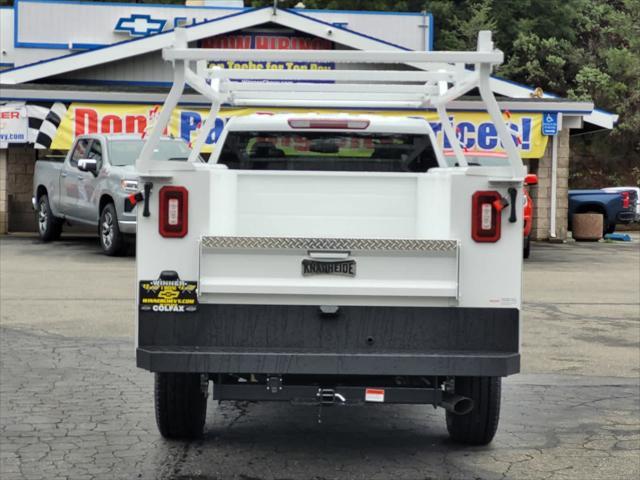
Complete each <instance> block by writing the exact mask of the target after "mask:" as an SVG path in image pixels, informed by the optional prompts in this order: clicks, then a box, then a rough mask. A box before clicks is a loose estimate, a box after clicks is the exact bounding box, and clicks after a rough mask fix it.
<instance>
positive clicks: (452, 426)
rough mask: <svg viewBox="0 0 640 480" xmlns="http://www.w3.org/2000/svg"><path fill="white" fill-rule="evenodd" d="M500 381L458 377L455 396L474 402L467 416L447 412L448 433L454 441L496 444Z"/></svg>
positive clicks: (497, 378) (499, 379) (498, 379)
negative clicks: (493, 441) (492, 442)
mask: <svg viewBox="0 0 640 480" xmlns="http://www.w3.org/2000/svg"><path fill="white" fill-rule="evenodd" d="M501 380H502V379H501V378H500V377H456V378H455V393H456V394H457V395H462V396H464V397H469V398H471V399H472V400H473V410H471V412H469V413H468V414H466V415H455V414H453V413H449V412H447V430H448V431H449V436H450V437H451V439H452V440H454V441H456V442H460V443H467V444H470V445H487V444H488V443H490V442H491V440H493V437H494V435H495V434H496V430H497V429H498V420H499V419H500V390H501Z"/></svg>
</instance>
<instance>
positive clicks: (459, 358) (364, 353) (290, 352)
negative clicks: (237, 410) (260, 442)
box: [137, 304, 520, 376]
mask: <svg viewBox="0 0 640 480" xmlns="http://www.w3.org/2000/svg"><path fill="white" fill-rule="evenodd" d="M138 338H139V346H138V348H137V365H138V366H139V367H141V368H144V369H146V370H150V371H153V372H200V373H256V374H257V373H266V374H281V375H285V374H306V375H438V376H445V375H447V376H448V375H452V376H461V375H464V376H506V375H511V374H514V373H518V372H519V370H520V354H519V352H518V345H519V311H518V310H517V309H491V308H447V307H429V308H426V307H422V308H419V307H355V306H353V307H341V308H340V310H339V311H338V313H337V315H335V316H327V315H323V314H322V312H321V311H320V309H319V307H317V306H294V305H291V306H283V305H210V304H207V305H200V306H199V307H198V311H197V312H190V313H155V312H149V311H140V312H139V333H138Z"/></svg>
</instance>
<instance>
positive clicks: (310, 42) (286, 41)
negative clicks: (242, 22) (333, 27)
mask: <svg viewBox="0 0 640 480" xmlns="http://www.w3.org/2000/svg"><path fill="white" fill-rule="evenodd" d="M200 47H201V48H232V49H235V50H332V49H333V42H331V41H330V40H326V39H324V38H319V37H313V36H311V35H305V34H302V33H296V34H291V33H288V32H284V31H280V32H279V31H277V30H275V31H274V30H271V31H269V32H259V31H249V32H239V33H234V34H231V35H218V36H215V37H211V38H205V39H203V40H201V41H200ZM209 67H219V68H231V69H246V68H252V69H258V70H334V69H335V68H336V64H335V63H332V62H313V61H311V62H260V61H258V62H256V61H233V60H228V61H224V62H223V61H215V60H214V61H212V62H210V63H209Z"/></svg>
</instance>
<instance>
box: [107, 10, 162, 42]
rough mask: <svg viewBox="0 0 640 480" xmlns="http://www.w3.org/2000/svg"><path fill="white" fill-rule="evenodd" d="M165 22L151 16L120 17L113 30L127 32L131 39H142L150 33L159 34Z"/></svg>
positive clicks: (133, 15) (136, 14)
mask: <svg viewBox="0 0 640 480" xmlns="http://www.w3.org/2000/svg"><path fill="white" fill-rule="evenodd" d="M166 23H167V21H166V20H164V19H162V18H151V15H141V14H138V13H134V14H132V15H131V16H130V17H121V18H119V19H118V23H116V26H115V28H114V30H115V31H116V32H128V33H129V35H131V36H132V37H143V36H145V35H151V34H152V33H160V32H161V31H162V29H163V28H164V26H165V24H166Z"/></svg>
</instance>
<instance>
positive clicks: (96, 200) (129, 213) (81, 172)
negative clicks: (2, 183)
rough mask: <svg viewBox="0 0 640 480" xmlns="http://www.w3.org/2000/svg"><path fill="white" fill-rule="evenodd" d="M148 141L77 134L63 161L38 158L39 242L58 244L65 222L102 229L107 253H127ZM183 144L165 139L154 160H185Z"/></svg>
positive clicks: (186, 152)
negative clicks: (139, 166)
mask: <svg viewBox="0 0 640 480" xmlns="http://www.w3.org/2000/svg"><path fill="white" fill-rule="evenodd" d="M143 143H144V141H143V140H142V139H141V138H140V136H134V135H122V134H118V135H83V136H79V137H78V138H77V139H76V140H75V142H74V144H73V146H72V147H71V149H70V150H69V153H68V154H67V156H66V158H65V159H64V161H63V162H59V161H53V160H39V161H38V162H36V166H35V173H34V177H33V198H32V203H33V207H34V209H35V210H36V221H37V225H38V233H39V235H40V238H41V239H42V240H43V241H45V242H48V241H51V240H56V239H57V238H58V237H59V236H60V234H61V233H62V228H63V225H64V224H68V225H90V226H94V227H98V235H99V237H100V246H101V247H102V250H103V251H104V253H105V254H107V255H118V254H120V253H122V252H124V251H125V250H126V247H127V244H128V242H129V240H130V238H131V236H132V235H133V234H135V232H136V213H135V211H134V210H133V207H130V208H127V207H126V206H125V203H126V200H127V198H128V197H129V196H130V195H131V194H132V193H135V192H137V191H138V180H137V176H136V172H135V171H134V164H135V160H136V158H137V157H138V155H139V153H140V150H141V149H142V145H143ZM188 156H189V148H188V146H187V145H186V144H185V143H184V141H182V140H181V139H180V140H176V139H173V138H166V137H165V138H162V139H161V140H160V142H159V143H158V147H157V149H156V151H155V153H154V157H155V158H156V160H169V159H172V160H186V159H187V157H188Z"/></svg>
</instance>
